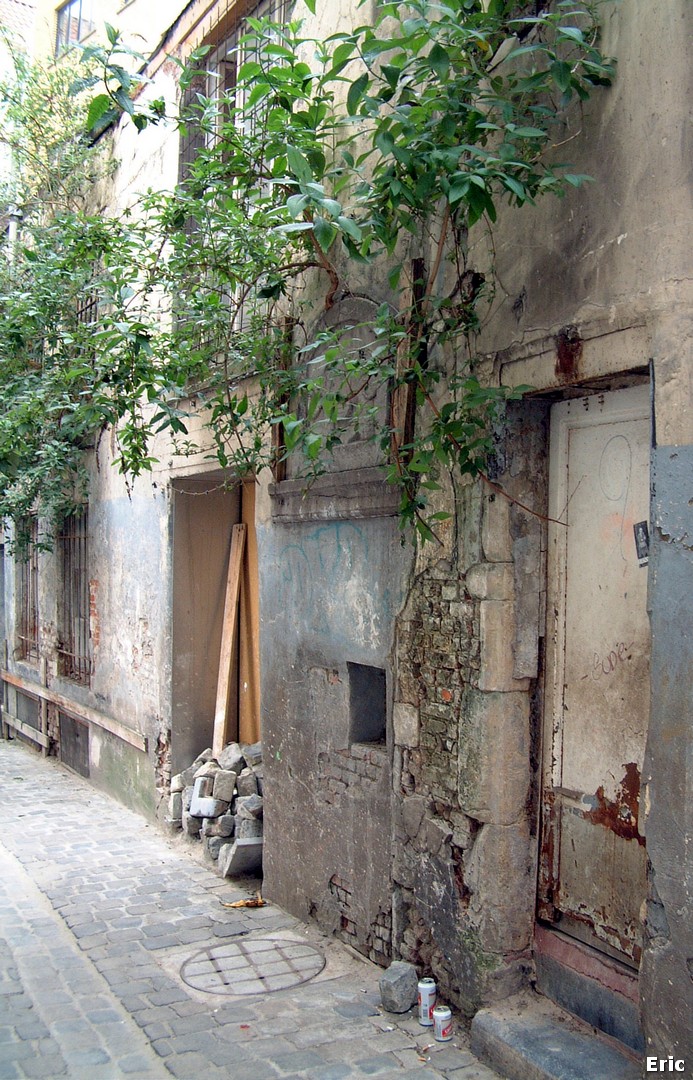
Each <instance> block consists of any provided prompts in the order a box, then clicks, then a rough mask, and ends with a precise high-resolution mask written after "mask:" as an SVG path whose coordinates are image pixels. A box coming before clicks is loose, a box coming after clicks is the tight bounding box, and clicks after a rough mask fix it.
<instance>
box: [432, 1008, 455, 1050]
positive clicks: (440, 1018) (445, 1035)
mask: <svg viewBox="0 0 693 1080" xmlns="http://www.w3.org/2000/svg"><path fill="white" fill-rule="evenodd" d="M433 1038H434V1039H435V1040H436V1042H448V1041H449V1040H450V1039H451V1038H452V1013H451V1012H450V1010H449V1009H448V1007H447V1005H436V1007H435V1009H434V1010H433Z"/></svg>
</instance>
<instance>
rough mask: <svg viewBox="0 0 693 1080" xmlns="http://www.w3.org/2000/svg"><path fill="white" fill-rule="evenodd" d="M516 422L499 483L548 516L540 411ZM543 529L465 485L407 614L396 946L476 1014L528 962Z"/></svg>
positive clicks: (400, 681)
mask: <svg viewBox="0 0 693 1080" xmlns="http://www.w3.org/2000/svg"><path fill="white" fill-rule="evenodd" d="M508 421H509V423H508V429H507V433H506V435H505V436H504V438H503V440H502V442H501V443H499V445H498V457H497V463H496V464H497V469H496V476H497V481H498V482H499V483H500V484H502V485H503V487H504V489H505V490H506V491H507V492H508V494H509V495H510V497H511V499H516V500H519V502H524V503H525V504H526V505H529V506H532V507H534V508H535V509H536V511H537V513H539V514H541V513H543V511H544V506H545V498H546V489H545V481H544V480H543V479H542V474H543V473H544V472H545V459H544V455H545V439H546V431H545V408H544V406H543V405H534V406H532V405H530V406H523V407H522V408H521V409H518V410H515V413H514V414H513V412H512V411H511V412H510V413H509V416H508ZM495 482H496V480H494V481H493V483H495ZM542 538H543V528H542V520H541V518H540V517H532V515H531V514H527V513H526V512H525V511H524V510H522V509H521V508H520V507H519V506H518V505H517V503H514V502H511V501H510V499H508V498H506V497H505V496H504V495H501V494H499V493H498V492H497V490H496V489H495V488H494V487H492V486H490V485H488V484H486V483H483V482H479V483H477V484H475V485H468V486H466V487H465V488H464V489H463V490H462V492H461V493H460V500H459V506H458V508H457V535H456V537H455V538H454V540H453V541H452V543H450V544H449V545H448V548H449V550H448V552H447V553H446V557H444V558H442V559H436V558H435V556H432V557H431V562H430V565H428V566H426V567H425V568H424V569H423V570H422V571H421V573H420V574H419V575H418V576H417V578H416V581H415V583H414V586H413V588H412V591H411V594H410V596H409V600H408V603H407V605H406V607H405V609H404V611H403V614H402V616H401V617H400V619H399V620H398V631H397V647H396V651H397V658H398V668H397V686H396V691H395V704H394V736H395V810H394V848H395V858H394V879H395V883H396V885H397V887H398V892H397V896H396V905H395V912H396V919H395V946H396V951H397V952H398V954H400V955H401V956H402V957H403V958H404V959H408V960H411V961H412V962H413V963H416V964H417V965H418V966H419V967H420V968H421V969H425V970H427V971H431V972H432V973H433V974H434V975H435V976H436V978H437V979H438V980H439V982H440V984H441V986H442V987H443V990H444V992H445V993H446V994H447V995H448V996H449V997H450V998H452V999H453V1000H455V1001H457V1002H458V1004H459V1005H460V1006H461V1007H462V1008H463V1009H464V1010H465V1011H466V1012H467V1013H469V1014H471V1013H473V1012H474V1010H475V1008H476V1007H478V1005H479V1004H480V1002H482V1001H486V1000H489V999H490V998H493V997H494V996H500V995H503V994H506V993H508V992H510V991H511V990H512V989H513V988H514V987H517V986H519V985H520V983H521V982H522V980H523V979H524V978H525V977H526V975H527V972H528V969H529V965H530V955H529V948H530V943H531V933H532V915H533V886H532V884H531V882H532V879H533V872H534V871H533V868H534V862H535V854H534V849H535V845H536V840H535V832H536V820H535V808H534V796H533V792H534V769H535V766H536V761H535V760H534V751H533V746H534V739H533V727H534V718H533V715H532V693H533V690H534V686H535V680H536V678H537V676H538V674H539V669H538V655H539V648H538V645H539V637H540V633H541V629H542V614H543V613H542V609H541V600H542V592H543V556H542V546H543V545H542Z"/></svg>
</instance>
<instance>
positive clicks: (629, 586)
mask: <svg viewBox="0 0 693 1080" xmlns="http://www.w3.org/2000/svg"><path fill="white" fill-rule="evenodd" d="M551 438H552V444H551V483H550V488H551V490H550V499H551V508H550V514H551V516H552V517H554V518H559V519H561V520H562V521H564V522H565V523H566V525H565V527H562V526H557V525H554V526H553V527H552V530H551V532H550V535H549V554H550V569H549V574H550V580H549V594H550V605H549V612H550V613H551V616H552V619H551V621H550V625H549V626H548V628H547V633H548V634H549V642H548V650H547V686H546V690H547V693H546V725H545V747H544V760H545V766H544V791H543V806H544V821H543V838H542V858H541V872H540V886H539V914H540V917H543V918H546V919H550V920H552V921H553V922H556V923H559V925H560V927H561V929H562V930H564V931H565V932H567V933H570V934H572V935H573V936H576V937H578V938H580V939H581V940H584V941H587V942H588V943H590V944H593V945H597V946H598V947H600V948H602V949H604V950H606V951H610V952H614V951H615V953H616V954H617V955H619V956H621V957H622V958H624V959H627V960H629V961H630V962H634V963H637V962H638V960H639V957H640V950H641V944H640V938H641V930H640V922H639V911H640V905H641V903H642V900H643V899H644V896H645V876H646V856H645V850H644V839H643V837H642V836H641V834H640V831H639V828H638V820H639V798H640V776H641V769H642V761H643V754H644V748H645V736H646V732H647V724H648V703H649V622H648V618H647V608H646V601H647V570H646V569H644V568H643V565H642V562H641V559H642V553H641V551H639V550H638V545H637V543H636V532H635V530H634V525H636V524H642V522H644V521H646V520H647V518H648V496H649V442H650V440H649V422H648V395H647V389H646V388H645V387H634V388H630V389H627V390H620V391H616V392H613V393H608V394H598V395H594V396H592V397H589V398H584V399H582V400H576V399H573V400H571V401H566V402H563V403H561V404H560V405H557V406H555V407H554V409H553V415H552V436H551Z"/></svg>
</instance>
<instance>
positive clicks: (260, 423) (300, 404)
mask: <svg viewBox="0 0 693 1080" xmlns="http://www.w3.org/2000/svg"><path fill="white" fill-rule="evenodd" d="M309 7H311V5H310V4H309ZM311 9H312V8H311ZM248 23H249V26H250V32H249V34H248V36H247V38H246V39H245V40H244V42H242V48H243V49H244V54H243V55H244V57H245V59H244V62H243V63H242V64H241V65H240V67H239V70H238V73H237V80H236V86H235V88H234V90H233V92H232V93H230V94H228V95H226V96H225V97H222V98H206V97H204V96H203V95H198V96H197V98H196V99H195V101H194V104H193V105H192V106H188V107H187V108H186V109H185V110H184V111H183V112H182V113H181V115H179V116H177V117H174V118H170V117H168V118H167V117H165V115H164V114H165V109H164V104H163V102H162V101H161V100H155V101H153V102H150V103H149V104H146V105H141V104H140V101H146V95H140V94H139V91H140V90H141V77H140V76H137V75H135V74H132V73H131V71H132V70H133V67H136V65H133V64H132V60H133V57H132V55H131V54H129V52H128V50H127V49H125V47H124V46H123V45H122V44H121V42H120V39H119V36H118V34H117V33H116V32H115V31H114V30H112V29H111V28H107V31H108V37H109V45H108V46H107V47H106V48H103V49H101V48H90V49H89V50H88V51H87V52H86V56H85V59H86V60H87V62H88V64H89V65H90V66H91V70H90V71H89V72H88V73H87V75H86V76H85V77H84V78H83V79H82V81H81V82H80V83H79V84H78V86H79V89H80V90H81V91H82V92H84V87H85V86H87V85H90V86H93V87H96V88H97V90H98V92H97V93H96V95H95V96H93V97H92V99H91V104H90V105H88V106H85V108H86V116H85V118H84V122H85V125H86V128H91V129H92V132H93V134H94V135H95V134H97V133H98V132H99V131H100V130H102V129H103V126H104V124H105V123H107V122H111V121H112V120H113V119H114V118H115V117H116V116H117V115H124V116H125V117H129V118H131V120H132V121H133V122H134V123H135V124H136V126H137V127H138V129H140V130H142V129H143V128H145V127H146V126H147V125H148V124H151V123H160V122H167V123H170V122H172V121H173V122H174V123H176V124H177V125H178V127H179V128H180V129H182V130H186V129H189V128H190V127H191V126H192V125H194V126H195V128H196V129H197V130H198V132H199V133H200V134H201V135H203V136H204V139H203V140H201V141H202V142H203V143H204V146H203V148H202V149H201V150H200V152H199V154H198V155H197V157H196V159H195V160H194V162H193V163H192V164H191V166H190V169H189V171H188V174H187V176H186V178H185V180H184V181H183V182H182V183H181V184H180V185H179V186H178V188H177V189H176V190H175V191H172V192H148V193H145V194H144V195H142V196H141V198H140V199H139V202H138V204H137V205H136V206H134V207H132V208H131V210H130V211H129V212H128V213H125V214H122V213H121V214H119V215H114V216H111V217H109V216H108V215H107V214H106V215H104V214H93V213H90V212H89V208H90V198H91V199H92V200H93V185H90V184H88V185H87V186H86V188H87V189H86V190H85V191H83V203H82V205H81V207H77V208H75V209H70V210H69V211H66V210H65V209H64V207H60V208H54V209H53V211H52V212H51V213H50V214H49V215H46V214H45V212H38V213H37V214H36V215H35V217H34V218H33V219H32V220H31V221H29V222H27V225H26V226H25V231H24V236H23V243H22V246H21V249H20V250H19V251H18V252H15V258H14V260H13V262H12V264H11V266H10V268H9V271H8V273H7V274H6V275H5V278H4V280H3V281H2V282H0V365H1V366H2V372H3V373H4V374H5V376H6V377H5V378H3V386H4V387H6V389H4V390H3V391H2V395H3V396H2V403H1V404H0V513H1V514H3V515H16V514H17V513H19V512H21V511H25V510H26V509H27V508H28V507H29V506H30V505H33V504H35V502H36V500H38V501H39V503H41V504H42V506H43V508H44V510H46V511H55V510H58V511H61V512H62V511H63V510H64V508H65V505H66V503H68V502H69V499H70V498H71V497H72V492H73V489H74V484H75V476H76V475H78V474H79V461H80V455H81V454H82V452H83V448H84V446H85V445H89V443H90V440H91V441H92V442H93V440H94V439H95V438H98V434H99V432H100V431H101V430H103V428H104V427H105V426H106V425H110V426H112V427H113V428H114V429H115V431H116V432H117V439H118V445H119V452H118V464H119V466H120V468H121V470H122V471H123V472H124V473H125V474H126V475H127V476H136V475H137V474H138V473H140V472H142V471H143V470H146V469H147V468H150V467H151V464H152V458H151V450H150V447H151V440H152V435H153V434H154V433H157V432H159V431H161V430H168V431H169V432H170V433H171V435H172V437H173V439H174V442H175V443H176V446H177V448H178V450H179V452H182V453H183V452H186V450H188V451H193V450H196V449H197V448H196V447H195V446H194V445H193V443H192V440H191V438H190V436H189V430H188V428H189V424H188V420H187V417H186V413H185V407H184V406H185V402H186V399H187V398H188V397H189V395H190V393H191V390H192V389H194V390H195V392H196V396H195V408H196V409H197V410H198V411H201V413H202V416H203V418H204V421H205V425H206V429H207V432H208V437H209V439H210V441H211V444H212V446H213V453H214V454H215V455H216V457H217V459H218V461H219V462H220V463H221V465H222V466H224V467H225V468H227V469H228V470H229V473H230V476H235V475H238V473H239V471H240V472H243V473H248V472H253V471H258V470H259V469H261V468H262V467H264V466H266V465H272V466H273V467H275V468H277V469H279V470H281V467H282V463H283V461H284V460H286V458H287V456H288V455H291V456H292V461H293V462H294V463H295V462H297V461H302V462H303V465H302V466H301V470H302V472H303V473H304V474H305V475H306V477H308V478H309V477H311V476H314V475H316V474H317V473H319V472H320V471H322V470H323V469H325V468H327V467H329V463H330V456H331V454H332V453H333V452H334V449H335V446H337V445H338V444H339V443H340V442H341V441H343V440H344V439H345V438H346V437H348V433H349V432H353V430H354V429H356V430H358V429H359V428H360V429H361V430H364V431H368V433H369V437H370V438H372V439H373V441H374V442H375V443H376V444H377V445H378V446H379V447H380V453H381V460H382V461H383V463H384V464H385V465H386V467H387V475H388V478H389V479H390V480H391V481H392V482H393V483H395V484H397V485H398V486H399V489H400V492H401V518H402V522H403V523H404V524H408V523H409V524H413V526H414V527H415V530H416V531H417V532H418V534H419V535H420V536H422V537H423V538H430V537H431V536H432V535H433V529H434V527H435V525H434V523H435V520H436V519H437V518H439V517H441V516H443V514H442V512H438V513H432V512H431V510H430V508H429V502H428V500H429V497H430V492H431V491H432V490H433V489H435V487H436V486H437V481H436V475H437V473H438V471H439V470H440V469H443V468H444V469H449V468H456V469H459V470H461V471H462V472H463V473H468V474H471V475H478V474H483V473H484V471H485V468H486V462H487V459H488V456H489V454H490V452H491V449H492V431H493V425H494V423H497V422H498V421H499V419H500V417H501V416H502V411H503V407H504V403H505V400H506V398H507V394H506V392H505V391H504V390H503V389H502V388H499V387H495V386H483V385H481V384H480V382H479V381H478V379H477V378H476V376H475V370H474V348H473V342H474V333H475V331H476V329H477V328H478V319H479V314H478V312H479V305H480V302H482V301H483V300H484V299H485V298H487V296H488V293H489V291H490V290H491V289H492V287H493V281H492V274H491V273H489V270H488V268H485V269H484V270H482V269H480V268H479V267H476V266H473V265H471V264H470V261H469V244H468V237H469V233H470V230H473V229H480V228H488V229H490V230H492V229H493V225H494V223H495V221H496V217H497V212H498V208H499V205H500V204H501V203H506V204H509V205H510V206H520V205H523V204H525V203H533V202H535V201H536V200H537V199H538V198H539V197H540V196H541V195H543V194H548V193H551V194H554V195H559V196H560V195H562V194H564V193H565V191H566V190H569V189H570V188H571V187H574V186H578V185H579V184H581V183H582V182H584V180H585V179H586V177H584V176H581V175H578V174H575V173H573V172H571V171H570V169H569V167H567V166H565V165H562V164H559V163H557V162H556V160H555V152H554V151H553V146H554V144H555V143H558V142H561V141H563V140H564V139H565V138H566V135H565V129H566V125H567V124H569V122H570V118H571V116H572V115H573V113H574V111H575V109H576V107H577V108H579V104H580V102H582V101H584V100H586V99H587V97H588V96H589V94H590V93H591V92H592V90H593V88H594V87H595V86H601V85H608V83H609V82H610V80H611V78H612V75H613V61H611V60H609V59H607V58H605V57H604V56H603V55H602V54H601V52H600V51H599V48H598V25H597V22H596V18H595V15H594V12H593V11H592V8H591V7H590V6H588V5H586V4H583V3H575V4H573V3H570V4H568V3H558V4H557V5H556V6H555V8H554V9H553V10H551V11H550V12H548V13H547V12H543V13H542V14H540V15H536V14H521V13H520V14H517V5H516V4H510V3H507V2H505V0H490V2H488V3H485V4H482V3H480V2H479V0H451V2H450V3H446V4H440V3H438V4H433V3H429V2H428V0H414V2H412V3H408V4H407V5H401V4H389V3H386V4H382V5H381V6H380V8H379V10H378V19H377V21H376V23H375V25H363V26H359V27H356V28H355V29H354V30H353V31H352V32H351V33H340V34H336V35H334V36H333V37H331V38H329V39H328V40H327V41H322V40H320V41H319V40H315V39H311V38H309V37H306V36H303V33H302V30H301V25H300V24H298V23H293V24H291V25H290V26H288V27H281V26H276V25H272V24H271V23H269V22H266V21H257V20H253V19H249V20H248ZM204 56H205V51H204V50H201V51H200V52H199V53H197V54H196V55H195V56H193V58H192V61H191V64H190V65H189V66H188V67H187V68H184V69H182V72H181V82H182V85H183V86H184V87H185V86H190V85H191V84H192V80H193V79H194V78H195V75H196V72H198V71H200V70H201V71H204V62H205V61H204ZM128 62H129V63H128ZM97 82H98V85H97ZM576 103H577V105H576ZM91 209H92V210H93V203H92V205H91ZM365 265H370V266H376V267H380V268H381V270H380V272H381V274H382V275H383V278H384V279H387V280H388V282H389V297H388V300H387V302H384V303H383V304H382V305H381V307H380V309H379V312H378V315H377V318H376V319H375V320H374V321H372V323H371V325H370V327H369V331H370V334H371V336H372V339H373V344H372V345H370V346H369V347H368V348H354V347H353V340H352V339H353V334H351V335H350V333H349V332H345V330H344V327H342V328H340V333H339V334H335V333H330V332H328V331H325V330H323V331H321V332H320V333H319V334H318V335H317V336H316V334H315V333H314V332H311V329H310V327H311V326H312V325H313V324H314V323H315V321H316V320H315V317H314V316H315V312H316V306H318V307H319V306H320V305H321V306H322V307H323V308H325V309H328V310H329V309H330V307H332V306H333V305H334V304H335V302H336V301H337V300H338V299H340V298H342V297H344V296H348V295H349V290H350V288H351V287H352V283H353V281H354V280H355V278H356V276H357V275H358V274H359V273H362V270H361V269H360V268H361V267H363V266H365ZM88 297H91V298H93V300H94V302H93V304H92V307H91V308H90V310H91V311H92V312H95V322H89V321H88V320H85V318H84V317H83V312H84V308H85V304H84V301H85V298H88ZM80 312H82V316H80V314H79V313H80ZM309 316H310V317H309ZM353 329H354V331H355V330H356V329H357V328H353ZM7 376H9V378H7ZM385 400H387V402H388V403H389V404H388V405H387V406H384V405H383V402H384V401H385ZM295 467H297V466H295Z"/></svg>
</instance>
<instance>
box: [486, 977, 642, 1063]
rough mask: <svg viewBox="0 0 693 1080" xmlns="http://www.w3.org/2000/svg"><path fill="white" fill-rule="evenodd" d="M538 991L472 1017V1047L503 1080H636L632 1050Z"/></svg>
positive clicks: (636, 1060)
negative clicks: (504, 1078) (598, 1033)
mask: <svg viewBox="0 0 693 1080" xmlns="http://www.w3.org/2000/svg"><path fill="white" fill-rule="evenodd" d="M620 1046H621V1044H620V1043H617V1042H616V1040H615V1039H610V1038H608V1036H601V1035H597V1034H595V1031H594V1029H593V1028H591V1027H589V1026H588V1025H587V1024H585V1023H583V1022H582V1021H581V1020H578V1019H577V1017H574V1016H572V1015H571V1014H570V1013H567V1012H565V1011H564V1010H563V1009H560V1008H559V1007H558V1006H557V1005H554V1004H553V1002H551V1001H549V1000H548V998H545V997H542V996H541V995H539V994H518V995H517V996H515V997H512V998H509V999H508V1000H507V1001H503V1002H501V1003H500V1004H498V1005H494V1006H492V1007H491V1008H487V1009H481V1010H480V1011H479V1012H478V1013H477V1014H476V1016H475V1017H474V1019H473V1020H472V1033H471V1049H472V1053H473V1054H475V1055H476V1057H478V1058H479V1060H480V1061H482V1062H484V1064H486V1065H489V1066H490V1067H491V1068H492V1069H495V1070H496V1072H498V1073H500V1075H501V1076H504V1077H506V1078H507V1080H597V1078H600V1080H607V1078H608V1080H640V1077H641V1076H642V1062H641V1061H639V1060H638V1058H637V1057H636V1056H635V1054H634V1053H633V1052H632V1051H629V1050H627V1049H626V1047H623V1049H620Z"/></svg>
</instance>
